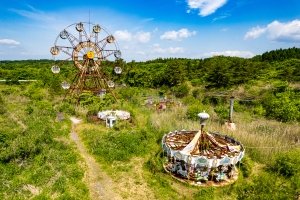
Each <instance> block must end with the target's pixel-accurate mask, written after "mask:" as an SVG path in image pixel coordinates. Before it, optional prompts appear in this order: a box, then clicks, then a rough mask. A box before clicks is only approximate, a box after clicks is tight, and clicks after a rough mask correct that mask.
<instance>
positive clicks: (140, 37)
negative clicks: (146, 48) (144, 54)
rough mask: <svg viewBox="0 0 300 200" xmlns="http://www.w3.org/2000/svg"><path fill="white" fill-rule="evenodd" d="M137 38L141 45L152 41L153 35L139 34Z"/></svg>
mask: <svg viewBox="0 0 300 200" xmlns="http://www.w3.org/2000/svg"><path fill="white" fill-rule="evenodd" d="M135 38H136V39H137V40H138V41H139V42H141V43H147V42H149V41H150V39H151V33H150V32H138V33H137V34H136V35H135Z"/></svg>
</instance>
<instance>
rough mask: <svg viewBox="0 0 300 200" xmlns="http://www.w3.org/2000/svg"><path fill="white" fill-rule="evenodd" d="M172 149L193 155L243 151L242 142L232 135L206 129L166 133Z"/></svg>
mask: <svg viewBox="0 0 300 200" xmlns="http://www.w3.org/2000/svg"><path fill="white" fill-rule="evenodd" d="M163 143H165V144H166V145H167V146H168V147H169V148H170V150H173V151H180V153H182V154H185V155H191V156H206V157H213V156H217V157H218V158H220V157H221V156H224V155H229V156H234V155H237V154H239V153H240V152H241V151H243V146H242V145H241V143H239V142H237V141H236V140H234V139H233V138H231V137H228V136H223V135H221V134H218V133H207V132H205V131H202V132H201V130H200V131H185V130H182V131H174V132H170V133H169V134H167V135H165V137H164V142H163Z"/></svg>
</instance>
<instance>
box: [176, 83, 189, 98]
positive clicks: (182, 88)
mask: <svg viewBox="0 0 300 200" xmlns="http://www.w3.org/2000/svg"><path fill="white" fill-rule="evenodd" d="M172 91H173V92H174V95H175V96H176V97H178V98H182V97H185V96H187V95H188V94H189V91H190V89H189V87H188V85H187V84H181V85H179V86H176V87H173V88H172Z"/></svg>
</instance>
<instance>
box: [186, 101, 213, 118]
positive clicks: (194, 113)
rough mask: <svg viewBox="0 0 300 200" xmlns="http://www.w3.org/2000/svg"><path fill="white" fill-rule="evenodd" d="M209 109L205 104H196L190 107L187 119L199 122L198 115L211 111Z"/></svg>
mask: <svg viewBox="0 0 300 200" xmlns="http://www.w3.org/2000/svg"><path fill="white" fill-rule="evenodd" d="M209 110H210V109H209V107H208V106H205V105H203V104H194V105H191V106H189V107H188V109H187V111H186V117H187V118H188V119H191V120H195V121H197V120H198V113H200V112H203V111H209Z"/></svg>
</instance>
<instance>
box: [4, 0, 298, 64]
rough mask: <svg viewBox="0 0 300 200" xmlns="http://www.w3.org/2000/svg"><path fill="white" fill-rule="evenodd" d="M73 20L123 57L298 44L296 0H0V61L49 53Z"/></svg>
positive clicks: (250, 52)
mask: <svg viewBox="0 0 300 200" xmlns="http://www.w3.org/2000/svg"><path fill="white" fill-rule="evenodd" d="M79 22H91V23H93V24H99V25H100V26H101V27H105V30H107V31H108V32H109V33H110V34H112V35H114V36H115V38H116V41H117V43H118V47H119V49H120V50H121V52H122V58H123V59H124V60H126V61H132V60H135V61H146V60H151V59H156V58H170V57H172V58H175V57H178V58H206V57H211V56H215V55H225V56H238V57H245V58H249V57H253V56H255V55H258V54H262V53H264V52H266V51H270V50H275V49H279V48H289V47H298V48H299V47H300V1H299V0H151V1H147V0H144V1H142V0H113V1H112V0H89V1H77V0H59V1H58V0H51V1H50V0H42V1H37V0H0V26H1V31H0V60H24V59H52V58H53V57H52V55H51V54H50V51H49V50H50V48H51V47H52V46H54V44H55V41H56V38H57V36H58V35H59V33H60V32H61V31H62V30H64V29H65V28H66V27H68V26H69V25H71V24H74V23H79ZM57 42H58V41H57Z"/></svg>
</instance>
